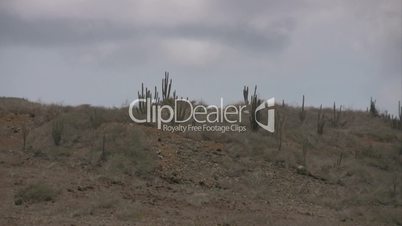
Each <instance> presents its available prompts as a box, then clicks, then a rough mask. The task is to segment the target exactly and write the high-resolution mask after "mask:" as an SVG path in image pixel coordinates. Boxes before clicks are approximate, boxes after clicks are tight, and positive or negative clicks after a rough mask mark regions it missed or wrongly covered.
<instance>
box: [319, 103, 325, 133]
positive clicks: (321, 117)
mask: <svg viewBox="0 0 402 226" xmlns="http://www.w3.org/2000/svg"><path fill="white" fill-rule="evenodd" d="M324 126H325V115H324V113H323V111H322V104H321V106H320V110H319V111H318V117H317V133H318V134H320V135H322V134H323V133H324Z"/></svg>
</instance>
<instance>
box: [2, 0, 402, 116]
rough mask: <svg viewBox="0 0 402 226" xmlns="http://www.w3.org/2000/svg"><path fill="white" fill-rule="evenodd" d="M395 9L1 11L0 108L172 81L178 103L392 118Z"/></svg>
mask: <svg viewBox="0 0 402 226" xmlns="http://www.w3.org/2000/svg"><path fill="white" fill-rule="evenodd" d="M401 2H402V1H401V0H387V1H383V0H297V1H296V0H280V1H279V0H278V1H273V0H266V1H257V0H248V1H244V0H172V1H169V0H118V1H117V0H116V1H110V0H0V96H17V97H26V98H28V99H30V100H34V101H36V100H41V101H43V102H57V103H60V102H63V103H64V104H74V105H75V104H82V103H90V104H93V105H105V106H120V105H121V104H122V103H123V102H124V101H125V100H132V99H135V98H136V92H137V90H138V89H139V88H140V86H141V82H144V83H145V84H146V85H148V86H150V87H153V86H154V85H155V84H157V85H158V86H160V83H161V78H162V76H163V74H164V71H169V72H170V73H171V76H172V77H173V80H174V84H173V86H174V88H175V89H177V90H178V91H177V92H178V94H179V96H185V97H187V96H188V97H190V98H192V99H198V100H203V101H206V102H208V103H211V104H217V103H219V98H220V97H223V98H224V99H225V101H226V102H233V101H237V100H241V99H242V88H243V85H245V84H246V85H249V86H253V85H254V84H258V86H259V93H260V95H261V96H262V97H264V98H268V97H272V96H273V97H276V98H278V99H285V100H286V102H288V103H291V104H299V103H300V99H301V95H302V94H305V95H306V98H307V99H306V100H307V104H308V105H319V104H321V103H322V104H324V105H326V106H330V105H331V103H332V102H333V101H336V102H337V103H339V104H344V105H345V106H347V107H352V108H355V109H365V108H366V106H368V102H369V99H370V97H371V96H372V97H374V98H375V99H377V103H378V105H379V106H380V107H381V108H382V109H388V110H390V111H392V112H396V109H397V106H396V104H397V101H398V100H399V99H401V95H402V94H401V76H402V75H401V73H402V68H401V67H402V65H401V62H402V59H401V58H402V43H401V42H402V37H401V36H402V31H401V29H402V24H401V20H402V19H401V11H402V4H401Z"/></svg>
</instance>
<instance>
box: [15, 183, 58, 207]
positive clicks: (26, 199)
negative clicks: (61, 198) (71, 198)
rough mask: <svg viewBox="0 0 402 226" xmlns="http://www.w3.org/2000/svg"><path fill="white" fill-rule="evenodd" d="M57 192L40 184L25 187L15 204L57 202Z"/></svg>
mask: <svg viewBox="0 0 402 226" xmlns="http://www.w3.org/2000/svg"><path fill="white" fill-rule="evenodd" d="M56 196H57V192H56V191H55V190H53V189H52V188H51V187H50V186H48V185H46V184H43V183H38V184H32V185H29V186H28V187H25V188H23V189H21V190H19V191H18V192H17V194H16V195H15V204H16V205H20V204H22V203H37V202H48V201H55V198H56Z"/></svg>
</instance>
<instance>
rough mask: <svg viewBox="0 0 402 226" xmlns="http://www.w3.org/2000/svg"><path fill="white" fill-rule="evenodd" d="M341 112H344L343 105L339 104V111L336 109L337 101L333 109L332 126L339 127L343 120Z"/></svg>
mask: <svg viewBox="0 0 402 226" xmlns="http://www.w3.org/2000/svg"><path fill="white" fill-rule="evenodd" d="M341 113H342V105H340V106H339V111H337V110H336V103H335V102H334V106H333V109H332V119H331V124H332V127H338V126H339V124H340V120H341Z"/></svg>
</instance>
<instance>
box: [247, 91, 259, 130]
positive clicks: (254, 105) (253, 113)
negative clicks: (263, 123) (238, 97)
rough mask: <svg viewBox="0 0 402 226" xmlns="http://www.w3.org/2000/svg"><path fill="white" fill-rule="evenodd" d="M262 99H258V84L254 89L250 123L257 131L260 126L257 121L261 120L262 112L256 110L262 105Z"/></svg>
mask: <svg viewBox="0 0 402 226" xmlns="http://www.w3.org/2000/svg"><path fill="white" fill-rule="evenodd" d="M260 104H261V100H260V99H258V96H257V85H256V86H255V89H254V95H253V96H251V111H250V125H251V129H252V130H253V131H257V130H258V128H259V126H258V123H257V121H260V118H261V114H260V112H256V110H257V107H258V106H260Z"/></svg>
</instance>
